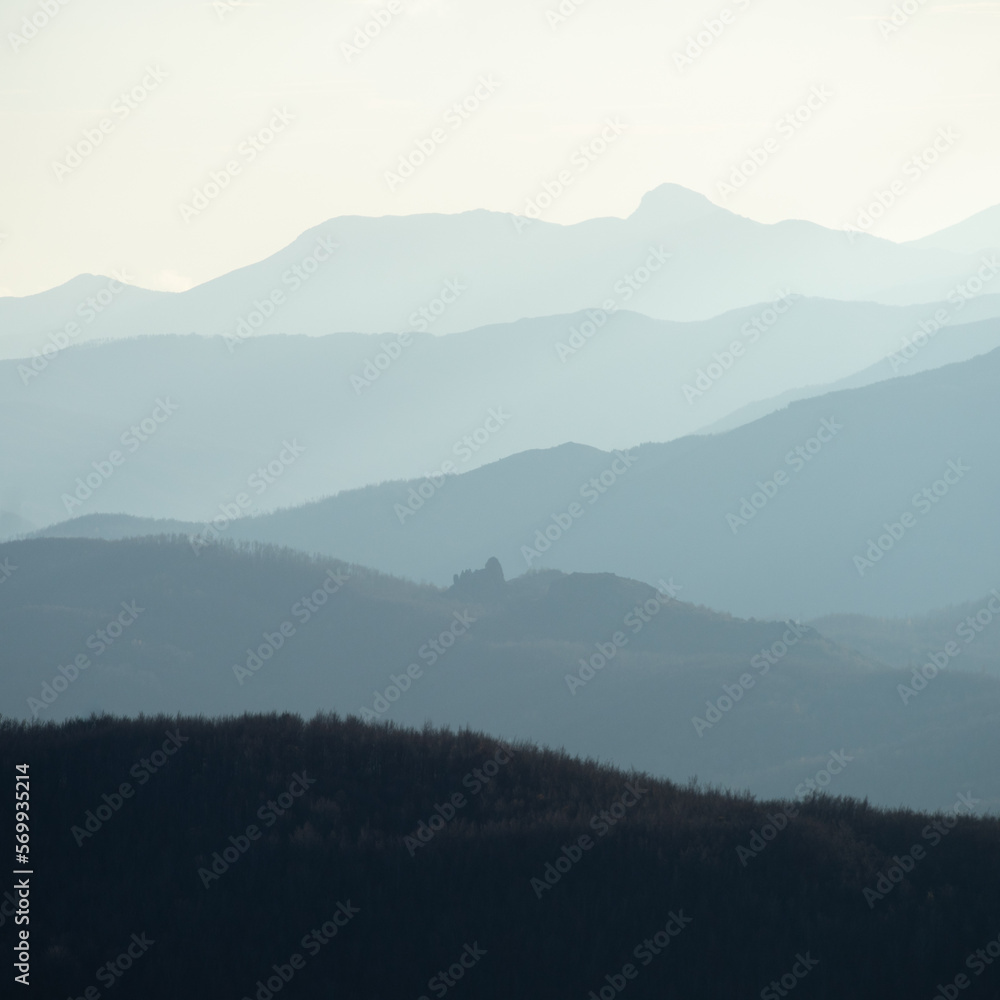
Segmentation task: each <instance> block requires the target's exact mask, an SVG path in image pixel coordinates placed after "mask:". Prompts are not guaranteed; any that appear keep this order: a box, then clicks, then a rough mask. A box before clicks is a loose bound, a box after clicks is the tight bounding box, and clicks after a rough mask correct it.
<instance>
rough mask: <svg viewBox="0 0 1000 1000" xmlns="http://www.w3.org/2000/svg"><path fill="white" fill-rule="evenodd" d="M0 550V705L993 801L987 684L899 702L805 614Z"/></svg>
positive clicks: (54, 545) (591, 588)
mask: <svg viewBox="0 0 1000 1000" xmlns="http://www.w3.org/2000/svg"><path fill="white" fill-rule="evenodd" d="M0 565H10V566H12V567H15V570H14V572H13V573H12V575H10V576H9V578H8V579H7V580H6V581H5V582H4V583H2V584H0V634H2V635H3V637H4V641H3V643H2V644H0V711H2V712H3V714H5V715H7V716H13V717H16V718H37V719H38V720H39V721H42V720H48V719H53V720H60V719H65V718H69V717H78V716H80V715H86V714H88V713H90V712H103V711H107V712H112V713H126V714H129V715H136V714H138V713H140V712H145V713H147V714H148V713H155V712H167V713H176V712H184V713H194V712H197V713H199V714H208V715H214V716H223V715H232V714H238V713H242V712H261V711H264V712H267V711H286V710H287V711H295V712H304V713H314V712H316V711H317V710H324V711H336V712H339V713H341V714H347V713H350V714H356V715H360V716H363V717H365V718H369V719H371V720H382V721H392V722H396V723H401V724H407V725H414V726H420V725H422V724H423V723H424V722H426V721H428V720H430V721H432V722H434V723H436V724H439V725H449V726H465V725H470V726H474V727H479V728H488V729H490V730H491V731H492V732H496V733H501V734H503V735H504V736H506V737H508V738H512V739H517V738H525V739H532V740H538V741H541V742H544V743H546V744H547V745H550V746H560V747H565V748H566V749H567V750H569V751H570V752H572V753H576V754H581V755H585V756H588V757H592V758H594V759H598V760H604V761H612V762H615V763H617V764H618V765H620V766H624V767H633V766H634V767H637V768H640V769H643V770H646V771H649V772H651V773H652V774H655V775H657V776H662V777H669V778H672V779H675V780H679V781H684V780H686V779H687V778H688V777H690V776H691V775H694V774H696V775H698V776H699V777H700V778H701V779H702V780H703V781H708V782H712V783H721V784H724V785H726V786H728V787H732V788H736V789H744V788H746V789H750V790H752V791H753V792H755V793H756V794H760V795H766V796H791V795H792V794H793V791H794V790H795V789H796V788H797V787H799V786H800V785H801V784H802V783H803V782H805V781H807V780H810V779H811V778H812V777H813V776H814V775H815V774H816V773H818V772H819V771H820V770H821V769H822V768H823V767H824V766H825V762H826V761H827V760H828V758H829V755H830V753H831V752H838V753H840V752H841V751H843V752H844V753H846V754H847V755H848V756H849V757H851V758H852V760H851V761H849V762H848V763H847V765H846V766H844V767H843V769H842V770H843V773H842V774H839V776H838V777H837V782H836V786H835V787H833V786H831V787H830V789H829V790H830V791H831V792H833V793H834V794H838V795H839V794H851V795H857V796H859V797H864V796H868V797H869V798H870V799H871V800H872V801H875V802H880V803H886V804H890V805H897V804H900V803H905V804H907V805H909V806H913V807H921V808H938V807H941V808H944V807H947V806H948V805H949V804H950V803H951V802H953V800H954V796H955V794H956V791H955V789H957V788H958V789H963V790H965V789H969V788H971V789H972V791H973V794H974V795H975V796H976V797H977V798H979V799H981V800H982V801H983V803H984V804H985V805H984V808H989V807H992V806H1000V776H998V774H997V771H996V767H995V766H994V763H995V760H996V754H997V750H998V749H1000V746H998V740H1000V726H998V723H1000V681H998V680H996V679H994V678H988V677H980V676H977V675H975V674H957V673H954V672H951V671H949V672H946V673H945V674H942V675H941V676H939V677H936V678H935V679H933V680H932V681H931V682H929V683H928V684H927V685H925V688H926V689H925V690H923V691H922V692H921V693H920V694H919V695H918V696H915V697H913V698H912V699H908V701H907V702H904V701H903V699H902V698H901V695H900V691H899V686H900V685H901V684H903V685H908V684H910V683H912V679H911V674H912V671H911V669H906V670H901V671H900V670H890V669H888V668H886V667H878V666H876V665H874V664H872V663H870V662H868V661H866V660H865V659H864V658H863V657H861V656H859V655H858V654H856V653H852V652H849V651H847V650H845V649H844V648H842V647H839V646H837V645H835V644H834V643H832V642H831V641H830V640H828V639H826V638H824V637H823V636H821V635H820V634H819V633H817V632H816V631H815V630H814V629H812V628H810V627H808V626H804V625H800V624H796V623H789V622H767V621H743V620H740V619H737V618H732V617H729V616H728V615H721V614H717V613H715V612H712V611H709V610H707V609H705V608H699V607H696V606H694V605H692V604H689V603H686V602H685V598H686V596H687V592H686V590H684V589H682V586H683V585H682V584H681V582H680V581H679V580H677V579H670V578H669V577H665V578H664V579H663V580H662V581H661V582H659V583H658V589H657V588H654V587H650V586H648V585H647V584H643V583H639V582H637V581H634V580H627V579H622V578H620V577H616V576H613V575H611V574H579V573H574V574H568V575H567V574H563V573H559V572H556V571H552V570H547V571H542V572H537V573H530V574H527V575H524V576H521V577H518V578H516V579H512V580H508V581H507V582H505V583H504V582H501V578H500V571H499V566H498V565H497V564H496V563H493V562H492V561H491V562H490V564H489V566H490V568H489V569H488V570H486V569H484V570H477V571H474V572H470V573H469V574H468V575H467V576H464V577H463V576H461V575H460V576H459V581H460V582H459V584H457V585H454V584H453V589H452V590H451V591H450V592H445V591H442V590H439V589H437V588H434V587H429V586H419V585H416V584H412V583H407V582H405V581H402V580H397V579H394V578H391V577H386V576H383V575H380V574H377V573H373V572H372V571H370V570H366V569H363V568H361V567H358V566H350V565H348V564H345V563H342V562H337V561H333V560H319V561H314V560H310V559H308V558H306V557H304V556H302V555H301V554H297V553H290V552H282V551H278V550H273V549H268V548H260V547H249V548H247V549H246V550H245V551H236V550H234V549H233V548H231V547H229V546H219V545H217V546H212V547H209V548H206V549H202V550H200V551H199V552H197V553H196V552H195V551H194V550H193V548H192V546H191V545H190V544H189V543H188V541H187V540H186V539H176V540H173V541H170V540H166V539H159V540H156V539H147V540H142V541H132V542H100V541H91V540H85V539H36V540H29V541H19V542H11V543H7V544H5V545H0ZM462 581H464V585H463V582H462ZM466 588H468V590H469V591H475V592H474V593H472V592H466V593H463V590H465V589H466ZM81 657H82V658H83V659H82V660H81V659H80V658H81Z"/></svg>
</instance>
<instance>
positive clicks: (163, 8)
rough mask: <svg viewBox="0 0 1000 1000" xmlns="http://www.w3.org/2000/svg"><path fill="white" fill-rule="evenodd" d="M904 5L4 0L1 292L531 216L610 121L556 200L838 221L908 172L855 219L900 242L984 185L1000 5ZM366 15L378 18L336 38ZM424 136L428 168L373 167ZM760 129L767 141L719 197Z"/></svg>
mask: <svg viewBox="0 0 1000 1000" xmlns="http://www.w3.org/2000/svg"><path fill="white" fill-rule="evenodd" d="M894 6H895V3H894V0H836V2H835V3H829V2H825V3H819V2H815V0H725V2H724V0H697V2H694V3H686V4H667V3H664V2H663V0H658V2H652V0H614V2H612V0H579V5H578V6H577V4H576V3H575V2H574V0H562V3H561V4H560V3H559V0H504V2H503V3H486V2H482V0H462V2H458V0H392V2H391V5H390V3H389V2H388V0H384V2H376V3H369V2H360V0H353V2H309V0H283V2H281V3H278V2H275V3H266V2H248V3H236V4H231V3H227V2H226V0H220V2H217V3H212V2H196V0H170V2H169V3H160V4H153V3H149V4H147V3H134V2H126V0H62V2H60V0H35V2H30V0H12V2H9V3H7V4H5V5H4V7H3V11H2V13H0V29H2V33H3V38H2V39H0V50H2V53H3V54H2V57H0V94H2V99H0V134H2V135H3V147H2V148H3V155H2V157H0V193H2V197H0V233H2V234H3V239H2V241H0V294H15V295H23V294H29V293H32V292H36V291H39V290H42V289H45V288H48V287H51V286H52V285H55V284H59V283H61V282H63V281H65V280H67V279H68V278H70V277H72V276H74V275H76V274H78V273H81V272H85V271H91V272H98V273H111V272H112V271H114V270H119V271H124V273H125V274H126V275H127V276H128V277H129V279H130V280H131V281H132V282H133V283H137V284H142V285H145V286H147V287H153V288H168V289H181V288H186V287H189V286H190V285H191V284H196V283H198V282H201V281H204V280H206V279H208V278H211V277H213V276H215V275H218V274H221V273H224V272H226V271H229V270H231V269H232V268H234V267H238V266H240V265H242V264H245V263H249V262H251V261H254V260H258V259H260V258H262V257H265V256H267V255H268V254H270V253H272V252H273V251H274V250H276V249H278V248H279V247H281V246H283V245H285V244H287V243H288V242H290V241H291V240H292V239H294V238H295V237H296V236H297V235H298V234H299V233H301V232H302V231H303V230H304V229H306V228H308V227H310V226H313V225H316V224H317V223H319V222H321V221H323V220H325V219H328V218H331V217H333V216H337V215H345V214H363V215H384V214H410V213H414V212H460V211H463V210H466V209H471V208H489V209H495V210H499V211H510V212H523V211H524V210H525V205H526V202H527V199H528V198H530V197H533V196H535V195H536V194H538V192H540V191H542V190H544V184H545V182H546V181H549V182H551V180H552V179H553V178H555V177H556V176H557V175H558V174H559V172H560V171H561V170H565V169H572V167H571V164H572V163H573V157H574V155H577V156H579V154H578V153H575V151H576V150H578V147H579V146H580V145H581V143H590V142H591V141H592V140H595V139H596V138H597V137H598V136H600V135H601V132H602V130H604V131H606V132H607V134H608V135H612V134H615V133H614V132H608V131H607V130H608V126H607V125H606V124H605V122H606V120H607V119H611V120H613V121H616V122H617V123H618V125H619V129H618V131H619V132H620V134H619V135H616V138H615V141H614V142H612V143H610V145H609V146H608V148H607V150H606V152H603V153H597V152H594V151H592V152H591V157H592V160H591V162H590V165H589V168H588V170H587V171H586V173H585V174H577V175H576V178H575V180H574V183H573V184H572V186H571V187H570V188H569V189H567V190H566V192H565V193H564V194H563V195H562V196H561V197H559V198H558V199H557V200H556V202H555V203H554V205H553V206H552V207H551V209H550V210H549V211H548V212H547V213H546V215H545V218H547V219H549V220H551V221H554V222H572V221H576V220H579V219H583V218H587V217H591V216H596V215H622V216H623V215H627V214H629V213H630V212H631V211H632V210H634V208H635V207H636V205H637V204H638V202H639V199H640V198H641V197H642V195H643V193H644V192H646V191H647V190H649V189H650V188H653V187H655V186H656V185H658V184H660V183H663V182H665V181H672V182H675V183H678V184H683V185H685V186H687V187H690V188H692V189H695V190H697V191H700V192H702V193H704V194H705V195H707V196H708V197H709V198H711V199H712V200H713V201H715V202H717V203H719V204H726V205H727V206H728V207H730V208H732V209H733V210H734V211H737V212H739V213H741V214H743V215H748V216H750V217H752V218H755V219H759V220H762V221H777V220H779V219H783V218H789V217H797V218H806V219H811V220H814V221H816V222H819V223H822V224H824V225H829V226H835V227H841V226H843V225H845V224H847V223H850V222H853V221H855V219H856V217H857V213H858V211H859V209H860V208H861V207H862V206H864V205H865V204H866V203H867V202H869V201H870V200H871V199H872V198H873V197H875V195H876V193H877V192H878V191H880V190H883V189H885V188H887V187H888V186H889V184H890V182H891V181H892V180H893V179H895V178H902V179H904V180H905V194H904V195H903V196H902V197H900V198H899V199H898V200H897V202H896V204H894V205H893V206H892V208H891V210H890V211H888V212H887V213H886V215H885V217H884V218H883V220H881V222H879V223H878V224H877V225H876V226H874V227H873V228H872V229H871V231H872V232H875V233H876V234H878V235H882V236H886V237H889V238H892V239H911V238H915V237H917V236H921V235H924V234H926V233H928V232H931V231H933V230H935V229H939V228H942V227H943V226H946V225H949V224H951V223H953V222H956V221H959V220H960V219H962V218H965V217H967V216H969V215H971V214H973V213H975V212H977V211H979V210H981V209H983V208H986V207H988V206H990V205H992V204H995V203H997V202H1000V195H998V192H997V177H998V175H1000V172H998V167H1000V155H998V154H1000V128H998V124H997V123H998V122H1000V58H998V55H997V41H998V39H1000V2H971V3H970V2H933V0H927V2H926V3H920V2H919V0H906V3H905V4H904V5H901V7H900V9H899V11H898V13H897V15H896V20H897V23H898V24H899V27H898V30H894V31H892V32H890V31H889V30H888V28H887V27H886V23H887V20H885V19H888V17H890V16H891V15H892V13H893V8H894ZM46 8H48V10H50V11H52V10H54V11H56V12H55V13H54V14H51V15H50V14H47V13H46V12H45V11H46ZM393 10H395V13H394V14H393V13H391V12H392V11H393ZM560 10H562V11H564V12H568V13H566V14H565V15H561V14H558V11H560ZM904 10H913V13H912V14H911V15H907V14H905V12H904ZM553 11H554V12H557V13H556V15H553V14H552V13H551V12H553ZM376 12H381V16H382V19H383V21H388V23H387V24H385V26H384V27H382V26H379V31H378V33H377V34H376V37H374V38H371V39H370V40H369V43H368V45H367V47H365V48H364V49H360V48H359V49H358V50H356V51H354V52H349V51H345V48H344V46H345V44H346V45H352V40H353V39H354V38H355V37H356V32H357V31H358V29H359V28H361V27H362V26H363V25H364V24H365V23H366V22H372V24H373V25H374V24H375V22H374V21H373V18H374V16H375V14H376ZM32 18H34V19H35V21H36V23H38V24H41V25H42V27H40V28H37V29H36V28H34V27H32V25H31V21H32ZM46 21H47V23H46ZM706 22H707V25H706ZM26 24H27V25H28V27H27V28H26V27H25V25H26ZM699 32H702V36H701V41H702V42H703V43H704V42H707V43H708V44H706V45H703V46H702V47H701V49H700V50H699V48H698V42H697V39H695V41H694V42H693V45H694V46H695V47H689V42H688V39H689V37H693V36H697V35H698V33H699ZM32 33H33V34H32ZM372 33H373V34H375V31H374V27H373V31H372ZM28 36H32V37H28ZM685 50H687V53H688V55H687V56H686V57H685V58H686V59H688V61H687V63H686V65H684V66H683V67H681V66H680V65H678V59H677V54H678V53H680V54H682V55H683V54H684V53H685ZM481 81H487V82H486V83H484V82H481ZM487 83H488V85H487ZM477 87H478V88H479V97H478V98H476V97H474V96H473V95H475V93H476V90H477ZM129 93H131V94H132V96H130V97H127V98H125V97H122V95H123V94H129ZM811 94H812V95H813V96H812V103H813V109H812V110H811V111H810V112H806V111H802V112H801V118H802V119H805V120H803V121H802V122H800V123H797V125H796V127H793V125H792V124H791V123H786V124H784V125H782V126H779V122H780V121H782V119H784V117H785V116H786V115H788V114H793V115H794V112H795V110H796V108H798V107H800V106H801V105H803V103H804V102H805V101H806V99H807V98H809V97H810V95H811ZM466 99H468V104H469V108H473V107H474V106H475V105H476V104H477V103H478V105H479V106H478V107H477V108H475V110H466V111H464V113H461V114H460V113H457V112H454V111H449V109H450V108H452V107H453V106H454V105H455V104H456V103H459V104H460V103H461V102H462V101H463V100H466ZM102 123H103V126H104V129H103V131H102ZM272 126H273V127H274V129H275V131H273V132H271V131H267V130H268V129H270V128H271V127H272ZM798 126H800V127H798ZM279 129H280V130H279ZM435 129H439V130H440V131H439V132H438V133H437V136H438V139H437V140H435V137H434V130H435ZM939 129H941V130H944V132H942V133H939V132H938V130H939ZM95 130H96V133H95ZM262 130H263V131H262ZM88 133H89V134H90V138H91V139H94V138H98V137H99V138H100V143H99V144H98V145H96V147H95V148H93V149H92V150H91V151H90V152H89V154H88V155H81V154H86V152H87V149H88V145H87V143H88V141H89V140H88V139H87V136H88ZM943 134H948V135H950V137H951V138H950V141H948V142H947V143H945V142H944V141H943V140H942V141H940V142H939V147H940V149H941V150H942V151H941V152H940V153H939V154H936V155H935V156H934V157H933V158H934V159H935V160H936V162H934V163H924V164H923V165H917V166H913V165H912V160H911V158H912V157H913V156H914V155H917V154H920V153H921V151H922V150H924V149H925V148H926V147H928V146H929V145H930V144H931V143H932V141H933V140H934V138H935V136H936V135H943ZM255 136H256V137H257V138H255V139H254V138H252V137H255ZM440 137H443V140H442V139H441V138H440ZM419 141H423V143H424V146H425V148H429V149H433V153H432V154H431V155H430V156H429V157H428V158H427V160H426V162H424V163H423V164H422V165H420V166H419V167H418V168H417V169H415V170H414V171H413V173H412V176H410V177H408V178H405V179H400V180H399V182H397V181H395V180H394V179H393V178H388V179H387V177H386V172H387V171H389V170H394V169H395V167H396V165H397V164H398V162H399V159H400V157H401V156H403V155H405V154H408V153H410V152H411V151H413V150H414V149H416V148H417V146H416V144H417V143H418V142H419ZM78 144H80V146H79V149H78V151H77V154H76V155H79V157H80V158H79V161H77V160H76V159H75V157H74V155H73V154H72V153H70V152H68V151H67V147H74V146H77V145H78ZM600 145H601V143H600V142H598V143H597V148H598V149H599V148H600ZM255 147H256V148H255ZM748 148H754V149H757V150H758V154H757V155H758V158H761V157H764V156H766V162H764V163H763V164H762V165H761V166H760V167H759V168H758V169H757V170H756V172H755V173H754V175H753V176H752V177H750V178H749V179H748V180H747V181H746V183H745V184H744V185H743V187H742V188H741V189H740V190H738V191H736V193H734V194H730V195H729V196H728V198H726V197H725V195H724V193H723V192H722V191H720V189H719V187H718V184H719V182H722V181H727V179H728V178H729V177H730V174H731V172H732V170H733V169H734V167H737V166H738V165H739V164H740V163H741V161H744V160H745V159H746V157H747V150H748ZM761 150H763V152H760V151H761ZM415 159H419V157H415ZM908 161H910V162H911V166H910V168H909V171H908V172H907V168H906V164H907V162H908ZM228 164H233V165H235V167H237V168H238V172H236V171H235V170H233V171H232V172H231V173H228V174H227V171H226V168H227V165H228ZM220 172H221V173H222V174H226V178H225V179H226V180H227V183H226V185H225V187H224V188H223V189H222V190H221V191H220V192H219V193H218V194H217V196H215V197H213V198H210V199H208V200H206V201H205V202H201V203H200V204H201V205H202V206H203V207H202V208H200V209H197V214H195V210H184V209H183V208H182V206H184V205H187V206H189V208H191V207H192V206H194V205H197V204H199V203H196V202H194V201H193V199H194V198H195V194H196V191H198V190H201V191H202V192H203V194H204V193H205V192H204V188H205V186H206V185H207V184H211V183H212V175H213V174H216V175H218V174H220ZM574 173H576V172H575V171H574ZM221 179H222V178H220V180H221ZM213 190H214V189H213V188H211V187H210V188H209V193H211V192H212V191H213ZM185 216H186V217H185Z"/></svg>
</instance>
